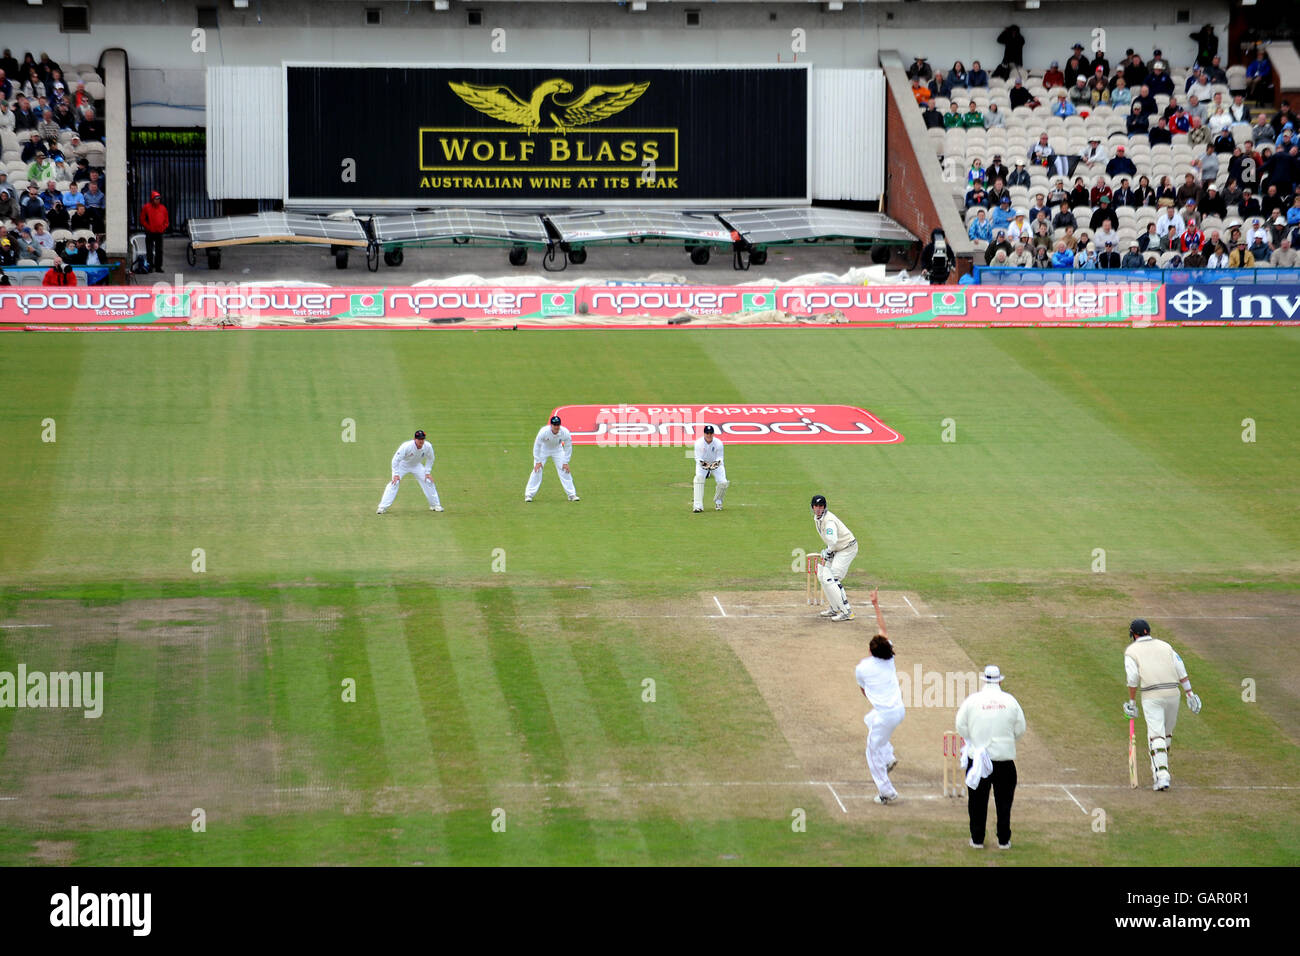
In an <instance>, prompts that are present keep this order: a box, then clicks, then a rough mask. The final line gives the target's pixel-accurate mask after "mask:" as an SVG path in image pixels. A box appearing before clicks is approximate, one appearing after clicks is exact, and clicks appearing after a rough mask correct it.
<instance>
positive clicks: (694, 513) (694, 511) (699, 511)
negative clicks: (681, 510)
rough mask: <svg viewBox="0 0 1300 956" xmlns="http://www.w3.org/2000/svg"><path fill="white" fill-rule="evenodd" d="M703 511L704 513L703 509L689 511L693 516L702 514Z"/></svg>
mask: <svg viewBox="0 0 1300 956" xmlns="http://www.w3.org/2000/svg"><path fill="white" fill-rule="evenodd" d="M703 511H704V509H703V508H692V509H691V514H693V515H697V514H700V513H702V512H703Z"/></svg>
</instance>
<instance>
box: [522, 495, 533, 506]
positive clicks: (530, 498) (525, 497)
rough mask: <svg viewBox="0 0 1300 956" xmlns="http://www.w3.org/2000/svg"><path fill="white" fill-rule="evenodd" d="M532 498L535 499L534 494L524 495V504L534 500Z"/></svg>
mask: <svg viewBox="0 0 1300 956" xmlns="http://www.w3.org/2000/svg"><path fill="white" fill-rule="evenodd" d="M532 500H533V496H532V495H524V504H528V502H530V501H532Z"/></svg>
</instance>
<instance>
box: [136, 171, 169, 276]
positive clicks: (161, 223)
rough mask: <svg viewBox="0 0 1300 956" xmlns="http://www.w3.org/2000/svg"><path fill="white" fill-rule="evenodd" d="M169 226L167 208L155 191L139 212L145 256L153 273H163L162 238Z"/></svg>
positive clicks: (159, 194) (160, 195)
mask: <svg viewBox="0 0 1300 956" xmlns="http://www.w3.org/2000/svg"><path fill="white" fill-rule="evenodd" d="M170 225H171V218H170V217H169V216H168V215H167V207H166V206H164V205H163V202H162V193H160V192H158V191H157V190H155V191H154V192H152V193H150V194H149V201H148V202H147V203H145V204H144V208H143V209H141V210H140V226H141V228H142V229H144V248H145V256H146V258H148V260H149V265H150V266H151V267H152V269H153V271H154V272H162V271H163V236H164V235H165V234H166V232H167V229H168V227H169V226H170Z"/></svg>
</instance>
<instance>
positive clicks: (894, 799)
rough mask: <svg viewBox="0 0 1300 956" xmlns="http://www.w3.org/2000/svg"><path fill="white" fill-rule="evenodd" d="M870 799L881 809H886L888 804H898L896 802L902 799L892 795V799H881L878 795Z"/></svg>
mask: <svg viewBox="0 0 1300 956" xmlns="http://www.w3.org/2000/svg"><path fill="white" fill-rule="evenodd" d="M871 799H872V801H873V802H875V803H878V804H880V805H881V806H882V807H887V806H889V805H890V804H893V803H898V801H900V800H902V799H903V798H902V797H900V796H899V795H898V794H894V795H893V796H892V797H882V796H881V795H880V794H876V795H875V796H874V797H872V798H871Z"/></svg>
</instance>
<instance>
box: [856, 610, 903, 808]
mask: <svg viewBox="0 0 1300 956" xmlns="http://www.w3.org/2000/svg"><path fill="white" fill-rule="evenodd" d="M871 606H872V607H874V608H875V609H876V628H877V630H876V634H875V636H874V637H872V638H871V643H870V644H868V645H867V649H868V650H870V652H871V655H870V656H869V657H864V658H862V660H861V661H859V662H858V667H857V670H856V671H854V676H855V677H856V678H857V679H858V686H859V687H860V688H862V696H863V697H865V698H867V700H869V701H871V711H870V712H869V713H868V714H867V715H866V716H865V717H863V718H862V722H863V723H864V724H866V725H867V769H868V770H870V771H871V779H872V780H874V781H875V784H876V790H877V791H879V792H878V793H877V794H876V798H875V799H876V803H879V804H884V805H888V804H891V803H896V802H898V791H897V790H896V789H894V785H893V783H892V782H890V779H889V771H891V770H893V769H894V767H895V766H897V765H898V757H897V756H895V754H894V744H893V741H892V740H891V739H890V737H891V736H892V735H893V733H894V728H895V727H897V726H898V725H899V724H901V723H902V722H903V717H904V716H905V715H906V711H905V710H904V709H903V693H902V690H901V689H900V688H899V686H898V672H897V671H896V670H895V668H894V645H893V642H892V641H890V640H889V636H888V635H887V634H886V633H885V615H884V614H882V613H881V612H880V600H879V598H878V597H877V595H876V591H875V589H872V591H871Z"/></svg>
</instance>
